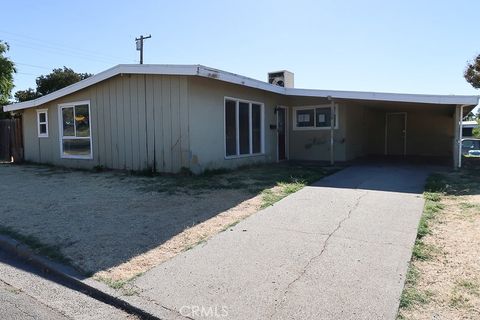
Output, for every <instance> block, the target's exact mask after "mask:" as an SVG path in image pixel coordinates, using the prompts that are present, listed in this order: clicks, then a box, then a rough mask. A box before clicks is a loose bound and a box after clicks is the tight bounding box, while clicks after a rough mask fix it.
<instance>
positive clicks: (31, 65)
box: [14, 61, 54, 70]
mask: <svg viewBox="0 0 480 320" xmlns="http://www.w3.org/2000/svg"><path fill="white" fill-rule="evenodd" d="M14 63H15V65H21V66H26V67H32V68H39V69H45V70H53V69H54V68H49V67H45V66H37V65H35V64H29V63H23V62H18V61H15V62H14Z"/></svg>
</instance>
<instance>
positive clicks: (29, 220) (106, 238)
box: [0, 164, 336, 288]
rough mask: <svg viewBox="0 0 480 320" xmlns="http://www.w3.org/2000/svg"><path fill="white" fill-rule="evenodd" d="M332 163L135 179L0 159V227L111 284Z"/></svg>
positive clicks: (206, 236) (203, 237)
mask: <svg viewBox="0 0 480 320" xmlns="http://www.w3.org/2000/svg"><path fill="white" fill-rule="evenodd" d="M334 170H336V169H335V168H328V169H325V168H322V167H319V166H317V165H310V166H308V165H289V164H280V165H268V166H266V165H264V166H257V167H251V168H242V169H240V170H236V171H230V172H213V173H212V172H211V173H206V174H204V175H201V176H187V175H156V176H153V177H146V176H139V175H134V174H129V173H121V172H113V171H107V172H99V173H95V172H91V171H79V170H68V169H61V168H53V167H47V166H36V165H21V166H18V165H6V164H2V165H0V177H1V183H0V194H2V207H1V208H0V233H3V234H8V235H10V236H12V237H15V238H17V239H19V240H21V241H24V242H26V243H27V244H29V245H31V246H32V247H33V248H34V249H36V250H37V251H38V252H39V253H40V254H44V255H47V256H50V257H51V258H54V259H57V260H61V261H62V262H67V263H69V264H71V265H72V266H74V267H76V268H77V269H78V270H80V271H81V272H83V273H84V274H86V275H87V276H93V277H94V278H96V279H99V280H102V281H104V282H106V283H107V284H109V285H111V286H112V287H115V288H120V287H122V286H123V285H124V284H125V283H126V282H127V281H128V280H130V279H132V278H134V277H135V276H138V275H139V274H141V273H143V272H145V271H147V270H149V269H150V268H152V267H154V266H156V265H158V264H161V263H162V262H164V261H166V260H168V259H170V258H172V257H174V256H175V255H177V254H179V253H180V252H182V251H184V250H188V249H190V248H192V247H194V246H196V245H199V244H201V243H202V242H204V241H206V240H208V239H209V238H210V237H212V236H213V235H215V234H217V233H219V232H221V231H223V230H226V229H228V228H229V227H231V226H232V225H234V224H235V223H237V222H239V221H240V220H242V219H244V218H246V217H248V216H250V215H251V214H253V213H255V212H257V211H258V210H259V209H260V208H262V207H263V206H266V205H269V204H272V203H273V202H275V201H278V200H279V199H281V198H282V197H284V196H286V195H287V194H288V193H291V192H294V191H296V190H298V189H299V188H301V187H303V186H304V185H305V184H307V183H310V182H313V181H315V180H318V179H320V178H321V177H322V176H324V175H326V174H328V173H330V172H333V171H334Z"/></svg>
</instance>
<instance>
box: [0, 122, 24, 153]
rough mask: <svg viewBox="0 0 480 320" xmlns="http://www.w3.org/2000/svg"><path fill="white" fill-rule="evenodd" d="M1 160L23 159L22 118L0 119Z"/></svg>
mask: <svg viewBox="0 0 480 320" xmlns="http://www.w3.org/2000/svg"><path fill="white" fill-rule="evenodd" d="M0 161H13V162H22V161H23V136H22V119H18V118H16V119H2V120H0Z"/></svg>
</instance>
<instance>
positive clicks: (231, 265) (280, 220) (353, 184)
mask: <svg viewBox="0 0 480 320" xmlns="http://www.w3.org/2000/svg"><path fill="white" fill-rule="evenodd" d="M430 171H431V168H427V167H420V166H406V165H404V166H400V165H398V166H393V165H392V166H390V165H378V166H373V165H371V166H360V165H359V166H353V167H350V168H347V169H345V170H343V171H340V172H338V173H336V174H334V175H332V176H330V177H327V178H325V179H323V180H321V181H319V182H318V183H317V184H315V185H313V186H310V187H306V188H304V189H302V190H301V191H299V192H297V193H295V194H293V195H291V196H289V197H287V198H285V199H283V200H281V201H280V202H278V203H276V204H275V205H273V206H271V207H269V208H267V209H265V210H263V211H261V212H259V213H257V214H256V215H254V216H252V217H250V218H248V219H246V220H244V221H243V222H241V223H239V224H238V225H236V226H235V227H233V228H231V229H229V230H227V231H225V232H223V233H221V234H219V235H217V236H216V237H214V238H212V239H211V240H209V241H208V242H206V243H205V244H201V245H199V246H197V247H195V248H194V249H192V250H189V251H187V252H184V253H183V254H181V255H179V256H177V257H175V258H174V259H172V260H170V261H168V262H166V263H164V264H162V265H160V266H158V267H156V268H154V269H152V270H150V271H149V272H147V273H146V274H144V275H143V276H141V277H139V278H138V279H136V280H135V282H134V284H135V285H136V286H137V287H139V289H140V293H139V297H137V298H140V299H141V298H144V299H145V300H149V301H151V302H155V303H156V304H157V305H161V306H164V307H166V308H169V309H172V310H176V311H178V313H179V314H181V315H183V316H185V317H189V318H194V319H202V318H228V319H369V320H371V319H395V317H396V312H397V308H398V304H399V298H400V295H401V292H402V289H403V284H404V280H405V273H406V271H407V266H408V262H409V260H410V255H411V249H412V246H413V244H414V240H415V236H416V230H417V225H418V222H419V218H420V216H421V214H422V209H423V204H424V200H423V198H422V196H421V193H422V191H423V186H424V182H425V179H426V177H427V176H428V174H429V172H430Z"/></svg>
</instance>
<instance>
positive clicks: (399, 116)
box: [385, 112, 407, 156]
mask: <svg viewBox="0 0 480 320" xmlns="http://www.w3.org/2000/svg"><path fill="white" fill-rule="evenodd" d="M385 135H386V137H385V154H386V155H389V156H405V155H406V151H407V141H406V138H407V114H406V113H403V112H402V113H400V112H399V113H387V116H386V124H385Z"/></svg>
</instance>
